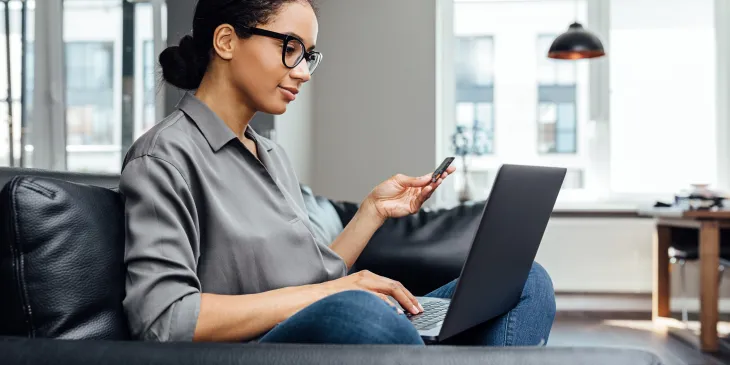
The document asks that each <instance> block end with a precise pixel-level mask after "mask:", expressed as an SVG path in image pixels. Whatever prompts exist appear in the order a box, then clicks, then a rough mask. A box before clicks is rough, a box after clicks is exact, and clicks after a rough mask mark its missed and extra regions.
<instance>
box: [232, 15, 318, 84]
mask: <svg viewBox="0 0 730 365" xmlns="http://www.w3.org/2000/svg"><path fill="white" fill-rule="evenodd" d="M245 30H246V31H248V32H250V33H251V34H255V35H260V36H264V37H269V38H276V39H281V40H282V41H283V42H284V43H283V45H282V48H281V61H282V62H283V63H284V66H286V67H287V68H295V67H297V65H299V63H300V62H302V60H306V61H307V66H308V68H309V74H310V75H311V74H313V73H314V70H316V69H317V66H319V63H320V62H322V54H321V53H320V52H316V51H312V52H308V51H307V49H306V48H305V47H304V42H302V40H301V39H299V38H297V37H295V36H293V35H289V34H282V33H277V32H272V31H270V30H266V29H261V28H256V27H246V28H245Z"/></svg>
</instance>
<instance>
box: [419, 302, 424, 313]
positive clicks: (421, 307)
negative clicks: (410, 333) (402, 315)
mask: <svg viewBox="0 0 730 365" xmlns="http://www.w3.org/2000/svg"><path fill="white" fill-rule="evenodd" d="M418 308H419V309H421V312H423V306H422V305H421V303H418Z"/></svg>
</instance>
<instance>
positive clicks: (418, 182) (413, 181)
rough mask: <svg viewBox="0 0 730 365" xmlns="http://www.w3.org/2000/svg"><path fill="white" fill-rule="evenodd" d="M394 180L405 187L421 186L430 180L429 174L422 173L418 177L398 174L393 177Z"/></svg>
mask: <svg viewBox="0 0 730 365" xmlns="http://www.w3.org/2000/svg"><path fill="white" fill-rule="evenodd" d="M393 178H394V179H395V181H396V182H398V183H399V184H400V185H401V186H405V187H416V188H417V187H423V186H426V185H428V184H429V183H430V182H431V175H423V176H419V177H412V176H406V175H403V174H398V175H395V176H394V177H393Z"/></svg>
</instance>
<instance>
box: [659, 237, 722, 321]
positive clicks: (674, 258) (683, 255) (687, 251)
mask: <svg viewBox="0 0 730 365" xmlns="http://www.w3.org/2000/svg"><path fill="white" fill-rule="evenodd" d="M676 230H677V231H675V232H674V233H673V234H672V238H673V241H672V244H671V246H670V247H669V249H668V250H667V254H668V256H669V263H671V264H673V265H675V264H676V265H679V281H680V283H679V285H680V286H679V288H680V289H679V290H680V294H681V296H682V297H683V298H684V296H685V293H686V289H687V287H686V277H685V276H686V275H685V268H684V267H685V264H686V263H687V262H688V261H697V260H698V259H699V258H700V255H699V254H700V252H699V251H700V250H699V238H698V232H697V230H694V229H684V228H676ZM727 267H730V245H728V244H723V242H722V241H721V243H720V265H719V266H718V270H719V271H720V275H719V277H718V282H717V285H718V286H720V285H721V284H722V278H723V274H724V273H725V268H727ZM687 317H688V315H687V305H686V303H685V304H684V305H682V322H683V323H684V324H685V325H686V324H687V322H688V318H687Z"/></svg>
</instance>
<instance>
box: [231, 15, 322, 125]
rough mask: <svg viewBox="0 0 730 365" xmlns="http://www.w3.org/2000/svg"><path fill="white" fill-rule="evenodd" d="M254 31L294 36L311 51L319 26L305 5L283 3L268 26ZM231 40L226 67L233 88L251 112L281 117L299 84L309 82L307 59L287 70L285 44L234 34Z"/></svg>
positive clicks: (273, 39) (264, 25)
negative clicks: (279, 115)
mask: <svg viewBox="0 0 730 365" xmlns="http://www.w3.org/2000/svg"><path fill="white" fill-rule="evenodd" d="M257 28H261V29H266V30H269V31H272V32H277V33H282V34H289V35H293V36H295V37H297V38H299V39H301V40H302V42H303V43H304V47H305V49H306V50H307V51H311V50H312V48H313V47H314V45H315V43H316V41H317V32H318V28H319V25H318V23H317V17H316V16H315V14H314V10H313V9H312V7H311V6H310V5H309V4H308V3H306V2H300V1H293V2H290V3H287V4H284V5H283V6H282V7H281V9H280V10H279V13H278V14H277V15H275V16H274V17H273V18H272V20H271V21H270V22H269V23H267V24H261V25H258V26H257ZM233 38H234V40H233V43H234V47H232V55H231V56H232V57H231V58H230V60H229V62H228V67H229V75H230V76H229V77H230V78H231V81H232V82H233V86H234V88H236V89H238V91H239V92H240V93H241V95H242V96H243V98H244V100H245V101H246V103H247V104H249V106H250V107H252V108H253V109H254V110H256V111H260V112H264V113H268V114H283V113H284V112H285V111H286V107H287V105H288V104H289V103H290V102H292V101H293V100H294V98H296V93H297V92H298V91H299V88H300V87H301V86H302V84H304V83H305V82H307V81H309V79H310V74H309V68H308V66H307V62H306V60H303V61H302V62H300V63H299V64H298V65H297V66H296V67H295V68H293V69H290V68H288V67H286V66H285V65H284V63H283V62H282V46H283V43H284V41H282V40H280V39H276V38H270V37H265V36H261V35H253V36H251V37H250V38H246V39H240V38H238V37H235V35H234V37H233Z"/></svg>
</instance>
